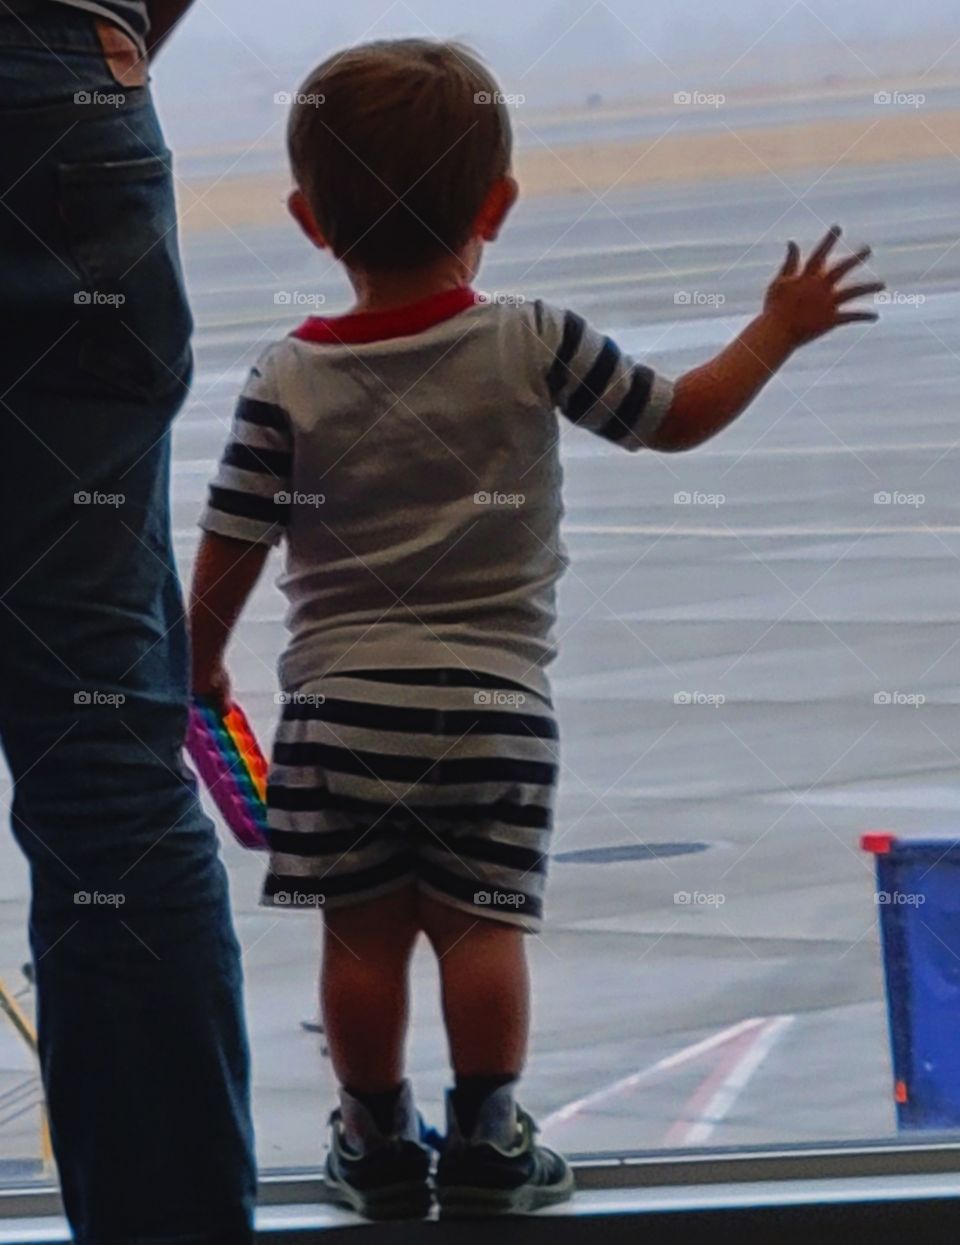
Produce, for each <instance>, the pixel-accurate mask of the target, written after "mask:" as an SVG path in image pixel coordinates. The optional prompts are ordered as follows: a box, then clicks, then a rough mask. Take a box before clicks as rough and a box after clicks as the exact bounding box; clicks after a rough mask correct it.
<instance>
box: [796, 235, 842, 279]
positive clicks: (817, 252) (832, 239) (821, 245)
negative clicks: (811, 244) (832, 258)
mask: <svg viewBox="0 0 960 1245" xmlns="http://www.w3.org/2000/svg"><path fill="white" fill-rule="evenodd" d="M842 233H843V230H842V229H841V228H840V226H839V225H831V226H830V228H829V229H828V230H827V232H826V233H825V234H824V235H823V237H822V238H821V239H820V241H819V242H818V243H817V245H816V247H815V248H814V250H813V253H812V254H811V256H810V258H809V259H808V260H807V266H806V268H805V269H804V271H805V272H816V271H817V269H818V268H820V267H821V265H822V264H823V262H824V260H825V259H826V258H827V256H828V255H829V254H830V252H831V251H832V250H833V248H834V247H835V246H836V245H837V239H838V238H839V237H840V235H841V234H842Z"/></svg>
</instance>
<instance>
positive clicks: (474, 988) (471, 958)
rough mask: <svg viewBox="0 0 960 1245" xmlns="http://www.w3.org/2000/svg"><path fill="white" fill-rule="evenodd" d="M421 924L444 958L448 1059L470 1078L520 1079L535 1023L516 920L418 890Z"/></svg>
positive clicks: (522, 938) (439, 956)
mask: <svg viewBox="0 0 960 1245" xmlns="http://www.w3.org/2000/svg"><path fill="white" fill-rule="evenodd" d="M420 924H421V926H422V928H423V930H424V932H425V933H426V935H427V937H428V938H429V939H430V943H431V945H432V946H433V949H434V951H435V952H436V954H437V960H438V961H439V965H440V980H441V988H442V991H443V1015H444V1021H445V1024H446V1028H447V1037H448V1041H449V1043H450V1059H451V1062H452V1064H453V1070H454V1072H455V1073H456V1075H457V1079H458V1081H462V1080H463V1079H464V1078H474V1077H477V1078H494V1079H496V1080H500V1081H502V1082H506V1081H510V1080H515V1079H516V1078H517V1077H518V1076H519V1075H520V1072H521V1071H522V1069H523V1065H524V1062H525V1059H526V1053H527V1037H528V1032H529V1023H530V977H529V974H528V971H527V957H526V948H525V946H524V941H525V935H524V933H523V931H522V930H521V929H519V928H518V927H517V926H515V925H506V924H504V923H503V922H500V921H491V920H489V919H488V918H485V917H476V916H473V915H472V914H471V913H469V912H461V911H459V910H458V909H456V908H451V907H450V906H449V905H448V904H443V903H440V902H438V901H437V900H435V899H431V898H430V897H429V896H427V895H422V894H421V896H420Z"/></svg>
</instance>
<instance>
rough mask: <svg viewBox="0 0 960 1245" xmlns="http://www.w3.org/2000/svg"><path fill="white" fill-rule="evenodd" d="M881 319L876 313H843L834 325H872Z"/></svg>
mask: <svg viewBox="0 0 960 1245" xmlns="http://www.w3.org/2000/svg"><path fill="white" fill-rule="evenodd" d="M879 319H880V316H879V315H878V313H877V312H876V311H841V312H840V314H839V315H838V316H837V318H836V320H834V324H872V323H873V321H874V320H879Z"/></svg>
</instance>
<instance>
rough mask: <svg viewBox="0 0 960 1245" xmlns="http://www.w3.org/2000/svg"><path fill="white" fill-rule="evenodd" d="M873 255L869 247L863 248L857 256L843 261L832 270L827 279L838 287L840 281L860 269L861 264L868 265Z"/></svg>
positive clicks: (851, 256)
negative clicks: (867, 262) (854, 270)
mask: <svg viewBox="0 0 960 1245" xmlns="http://www.w3.org/2000/svg"><path fill="white" fill-rule="evenodd" d="M872 254H873V251H872V250H871V248H870V247H869V246H862V247H861V248H860V250H859V251H857V253H856V254H855V255H850V256H849V257H848V258H847V259H842V260H841V261H840V263H839V264H836V265H835V266H834V267H833V268H831V269H830V271H829V272H828V273H827V279H828V280H829V281H831V282H832V283H833V284H834V285H836V283H837V282H838V281H842V280H843V278H844V277H845V276H846V275H847V273H848V272H852V271H853V269H854V268H859V267H860V265H861V264H864V263H866V261H867V260H868V259H869V258H870V256H871V255H872Z"/></svg>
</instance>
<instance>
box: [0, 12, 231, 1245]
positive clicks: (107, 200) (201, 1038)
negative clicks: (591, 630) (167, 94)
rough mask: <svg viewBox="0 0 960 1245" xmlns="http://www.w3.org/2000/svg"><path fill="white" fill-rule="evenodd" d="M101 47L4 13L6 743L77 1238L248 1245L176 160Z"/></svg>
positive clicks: (72, 18) (121, 1244)
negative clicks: (193, 626) (205, 687)
mask: <svg viewBox="0 0 960 1245" xmlns="http://www.w3.org/2000/svg"><path fill="white" fill-rule="evenodd" d="M97 32H98V27H97V25H96V23H95V20H94V19H93V18H92V17H91V16H90V15H88V14H86V13H84V12H83V11H81V10H78V9H73V8H67V7H64V6H61V5H59V4H49V3H47V4H43V5H40V6H38V9H37V12H36V13H27V14H26V15H24V16H22V17H16V16H4V17H2V18H0V740H2V745H3V750H4V752H5V755H6V758H7V761H8V764H9V767H10V770H11V772H12V775H13V779H14V797H13V817H12V824H13V831H14V834H15V836H16V839H17V841H18V843H19V844H20V846H21V848H22V849H23V851H24V853H25V854H26V856H27V859H28V861H29V866H30V873H31V879H32V906H31V913H30V938H31V945H32V950H33V956H34V962H35V970H36V982H37V995H38V1007H39V1016H38V1029H39V1040H40V1057H41V1065H42V1073H43V1079H44V1085H45V1088H46V1094H47V1100H48V1105H49V1110H50V1120H51V1132H52V1138H53V1145H54V1151H55V1156H56V1159H57V1164H58V1168H59V1174H60V1181H61V1186H62V1189H63V1196H64V1200H65V1204H66V1208H67V1213H68V1215H69V1217H70V1221H71V1224H72V1227H73V1231H74V1233H75V1237H76V1240H77V1241H78V1242H80V1243H81V1245H132V1243H133V1242H136V1243H137V1245H161V1243H162V1245H174V1243H178V1245H187V1243H189V1245H201V1243H207V1242H211V1243H212V1242H222V1243H223V1245H242V1243H243V1242H245V1241H248V1240H250V1239H251V1238H250V1223H251V1217H252V1208H253V1201H254V1194H255V1174H254V1165H253V1151H252V1132H251V1126H250V1115H249V1101H248V1094H249V1085H248V1081H249V1054H248V1048H247V1040H246V1033H245V1028H244V1021H243V1013H242V980H241V971H240V956H239V948H238V944H237V941H236V937H235V934H234V931H233V926H232V921H231V915H230V910H229V906H228V891H227V880H226V875H225V871H224V868H223V865H222V863H221V861H220V858H219V855H218V850H217V842H216V838H215V833H214V830H213V827H212V825H211V823H210V821H209V820H208V819H207V817H206V816H205V815H204V814H203V812H202V811H201V809H200V807H199V805H198V802H197V793H196V788H195V785H194V783H193V781H192V779H191V778H190V776H189V774H188V773H187V772H186V771H185V770H184V766H183V762H182V759H181V745H182V740H183V735H184V730H185V724H186V707H185V706H186V697H187V644H186V633H185V627H184V617H183V608H182V600H181V593H180V587H179V583H178V579H177V574H176V570H175V567H174V562H173V554H172V546H171V533H170V514H169V502H168V475H169V465H170V438H169V431H170V423H171V421H172V419H173V417H174V415H175V414H176V412H177V410H178V409H179V407H180V405H181V403H182V401H183V398H184V396H185V393H186V389H187V385H188V383H189V379H190V345H189V339H190V332H191V321H190V315H189V311H188V308H187V305H186V301H185V295H184V289H183V283H182V277H181V272H180V266H179V260H178V254H177V241H176V228H175V215H174V204H173V184H172V174H171V171H170V154H169V152H168V151H167V150H166V148H165V146H164V142H163V138H162V135H161V132H160V129H159V126H158V123H157V119H156V116H155V114H154V110H153V106H152V104H151V101H150V95H149V90H148V89H147V88H146V87H139V88H134V89H127V88H124V87H122V86H120V85H119V84H118V83H117V82H116V81H115V80H114V78H113V76H112V74H111V72H110V70H109V69H108V67H107V63H106V61H105V58H104V55H103V52H102V50H101V43H100V39H99V38H98V33H97Z"/></svg>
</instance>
